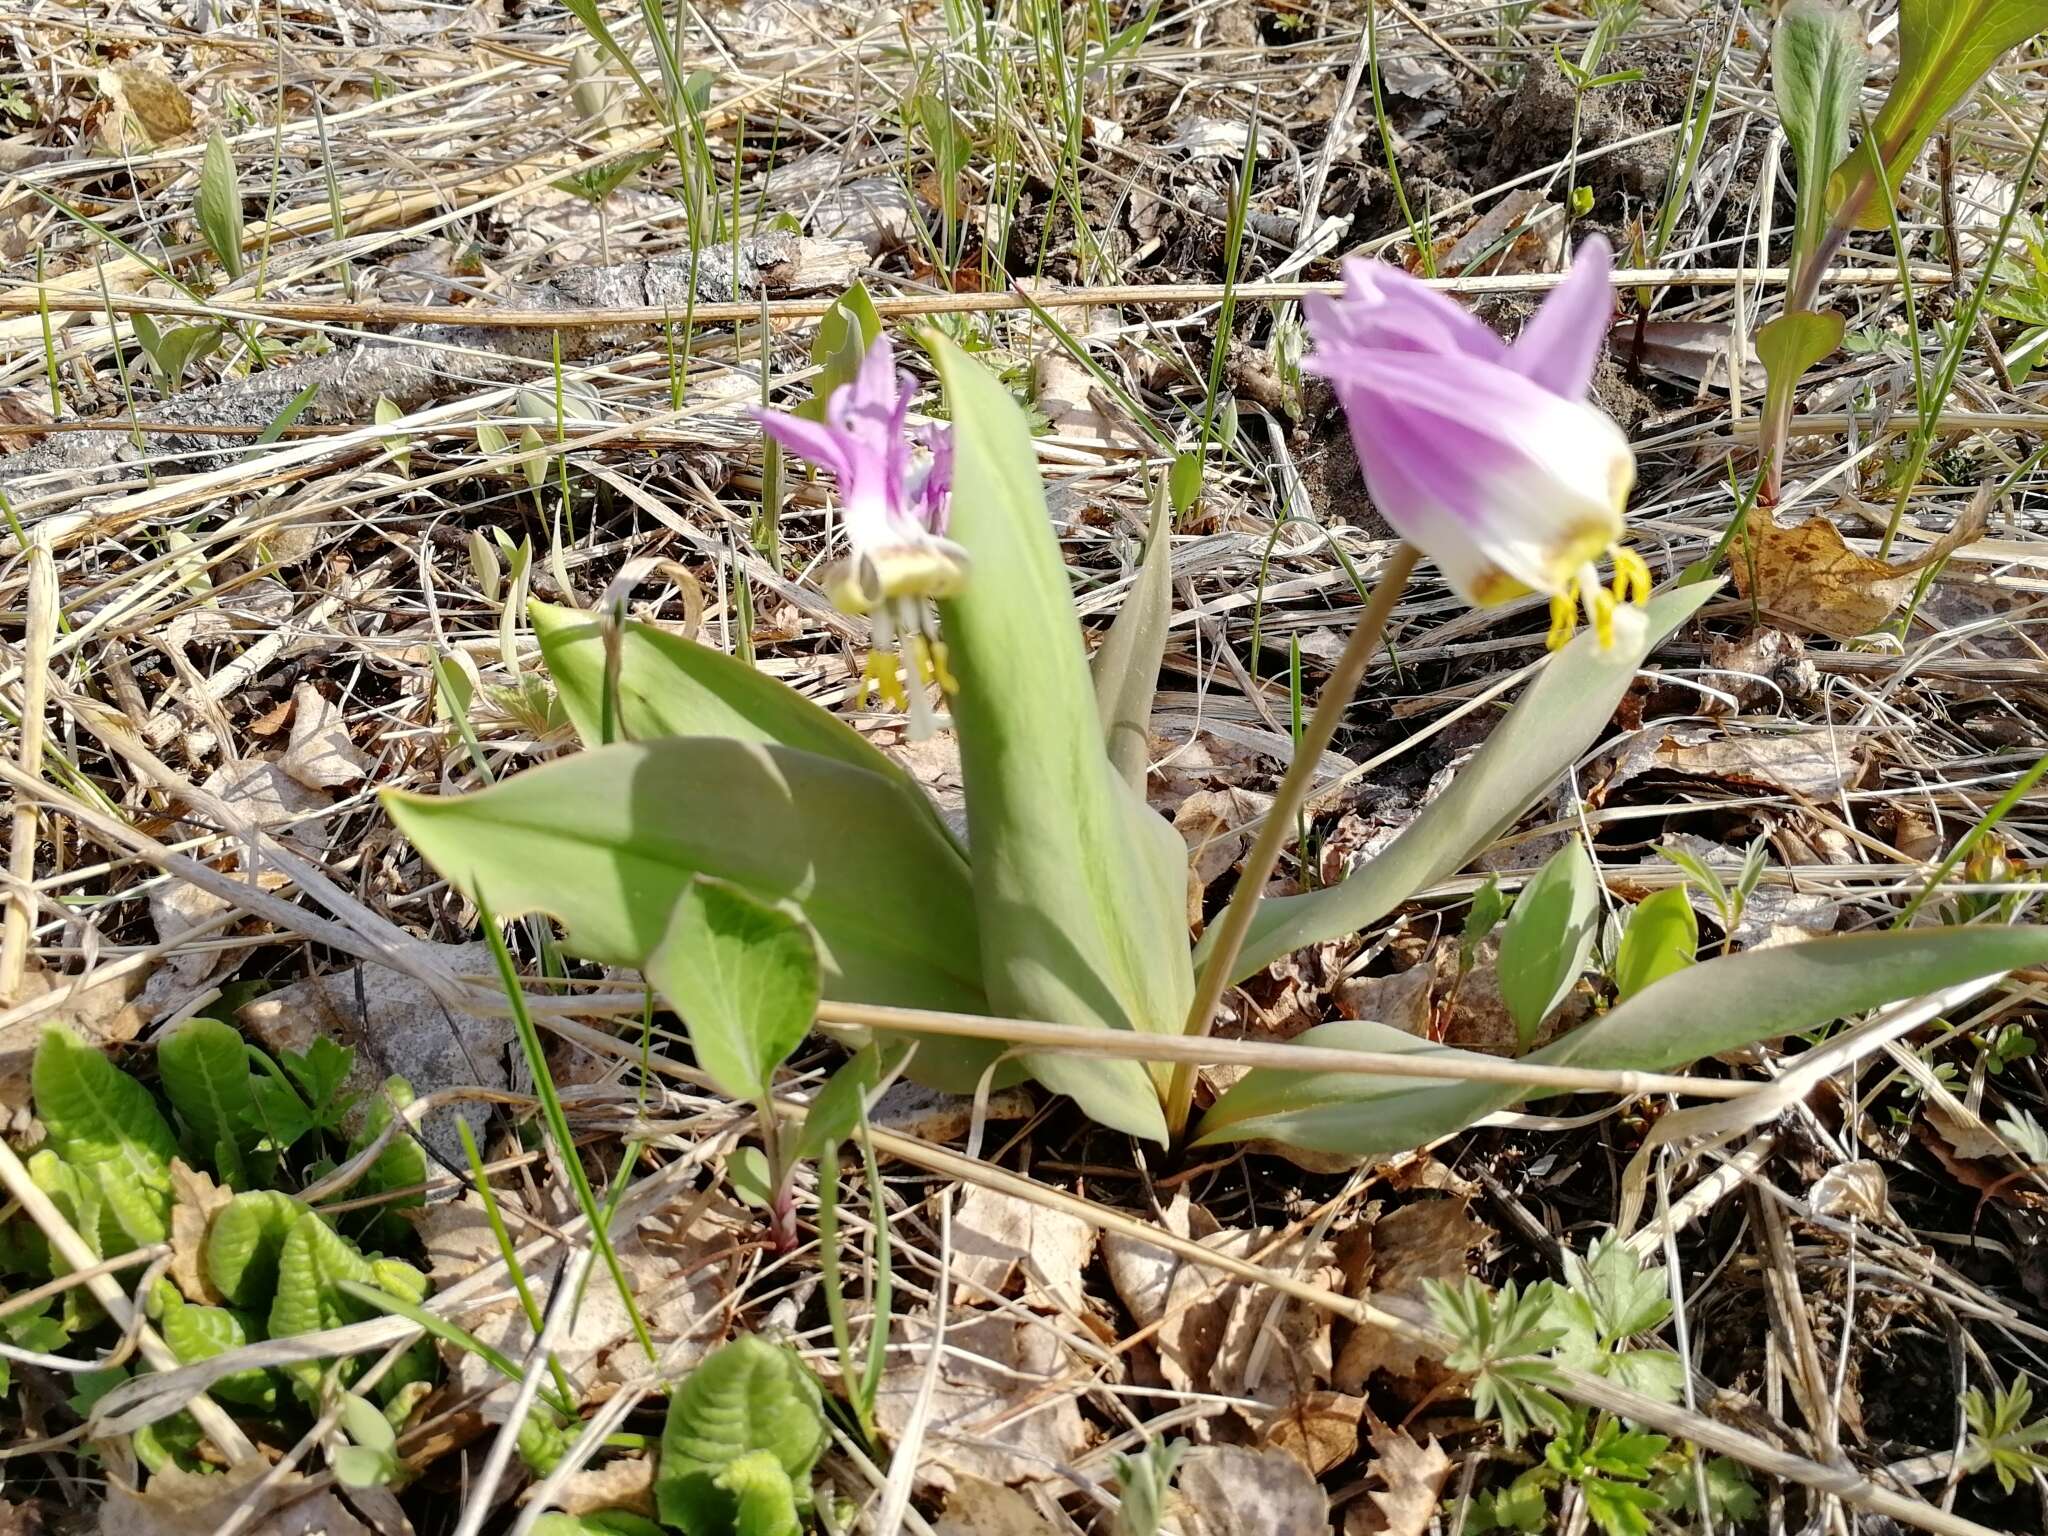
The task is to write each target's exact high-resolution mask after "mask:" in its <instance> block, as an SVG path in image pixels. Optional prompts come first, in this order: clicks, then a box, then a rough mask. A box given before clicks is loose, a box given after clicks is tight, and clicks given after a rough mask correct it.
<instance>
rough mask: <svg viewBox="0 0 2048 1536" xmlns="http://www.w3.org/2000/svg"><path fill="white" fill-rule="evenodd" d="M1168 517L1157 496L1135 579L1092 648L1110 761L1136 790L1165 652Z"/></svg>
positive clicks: (1147, 761) (1169, 597) (1147, 760)
mask: <svg viewBox="0 0 2048 1536" xmlns="http://www.w3.org/2000/svg"><path fill="white" fill-rule="evenodd" d="M1171 521H1172V519H1171V518H1170V517H1169V516H1168V514H1167V511H1166V507H1165V505H1164V503H1163V502H1161V501H1160V500H1159V499H1158V498H1156V497H1155V498H1154V500H1153V503H1152V525H1151V527H1150V528H1148V529H1147V530H1146V533H1145V552H1144V556H1143V558H1142V559H1141V560H1140V562H1139V565H1138V577H1137V580H1135V581H1133V582H1132V583H1131V590H1130V591H1129V592H1127V593H1125V594H1124V605H1123V607H1121V608H1120V609H1118V610H1117V615H1116V619H1115V620H1114V622H1112V623H1111V624H1110V626H1109V633H1108V634H1106V635H1104V636H1103V637H1102V644H1101V645H1100V646H1098V647H1097V648H1096V651H1095V660H1094V662H1093V663H1092V667H1093V670H1094V673H1095V708H1096V713H1097V714H1098V715H1100V716H1101V719H1102V741H1103V745H1104V747H1105V748H1106V749H1107V750H1108V752H1109V761H1110V764H1111V765H1112V766H1113V767H1114V768H1115V769H1116V771H1117V772H1118V773H1120V774H1122V775H1123V778H1124V782H1125V783H1126V784H1128V785H1130V786H1131V788H1133V789H1135V790H1137V791H1138V792H1139V793H1140V794H1143V793H1144V790H1145V770H1146V769H1147V768H1148V767H1150V766H1151V763H1152V697H1153V695H1154V694H1155V693H1156V692H1158V689H1159V664H1160V662H1161V661H1162V660H1163V659H1164V658H1165V656H1166V626H1167V621H1168V620H1170V619H1171V618H1172V617H1173V554H1172V549H1171V546H1172V542H1173V541H1172V539H1171V538H1170V537H1169V536H1168V528H1169V525H1170V523H1171Z"/></svg>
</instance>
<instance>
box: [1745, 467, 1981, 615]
mask: <svg viewBox="0 0 2048 1536" xmlns="http://www.w3.org/2000/svg"><path fill="white" fill-rule="evenodd" d="M1988 510H1989V502H1988V500H1987V499H1985V498H1979V499H1978V500H1977V501H1975V502H1973V503H1972V504H1971V506H1970V509H1969V510H1968V511H1967V512H1965V513H1964V514H1963V515H1962V516H1961V517H1959V518H1958V519H1957V520H1956V525H1955V527H1954V528H1953V529H1951V530H1950V531H1949V532H1948V533H1947V534H1946V535H1944V536H1943V537H1942V538H1939V539H1937V540H1935V542H1934V543H1932V544H1930V545H1928V546H1927V547H1926V548H1925V549H1923V550H1922V551H1921V552H1920V553H1919V554H1918V555H1916V556H1914V557H1913V558H1912V559H1910V560H1905V561H1891V560H1879V559H1876V558H1875V557H1873V556H1870V555H1862V554H1858V553H1857V552H1856V551H1855V550H1853V549H1851V548H1849V546H1848V545H1847V544H1846V543H1845V542H1843V539H1842V532H1841V530H1840V529H1839V528H1837V527H1836V526H1835V525H1834V524H1833V523H1832V522H1831V521H1829V520H1828V519H1827V518H1826V517H1825V516H1823V515H1821V514H1819V513H1815V514H1814V515H1813V516H1812V517H1809V518H1808V519H1807V520H1806V521H1805V522H1803V523H1800V524H1799V525H1797V526H1796V527H1792V528H1784V527H1780V526H1779V525H1778V524H1777V523H1776V522H1775V521H1773V520H1772V519H1770V518H1768V517H1759V518H1757V519H1755V520H1754V521H1753V522H1752V523H1751V525H1750V531H1751V533H1752V535H1753V540H1752V544H1751V547H1750V548H1749V549H1747V550H1745V549H1743V548H1741V547H1739V546H1738V547H1737V548H1735V549H1734V550H1732V551H1731V552H1730V555H1729V560H1728V564H1729V568H1730V570H1731V571H1732V572H1733V573H1734V576H1735V590H1736V591H1738V592H1740V593H1741V594H1742V595H1743V596H1744V597H1747V598H1751V599H1752V600H1753V601H1754V602H1755V603H1756V605H1757V607H1758V608H1760V609H1762V610H1763V611H1764V612H1765V613H1767V614H1770V615H1771V616H1772V617H1774V618H1778V619H1783V620H1785V621H1787V622H1789V623H1793V624H1799V625H1802V626H1804V627H1805V628H1807V629H1811V630H1815V631H1817V632H1819V633H1820V634H1823V635H1829V636H1832V637H1833V638H1835V639H1837V640H1850V639H1854V638H1855V637H1856V636H1857V635H1867V634H1869V633H1870V632H1871V631H1872V630H1874V629H1876V628H1877V627H1878V626H1879V625H1881V624H1883V623H1884V621H1885V620H1886V619H1888V618H1890V617H1891V614H1892V610H1893V609H1895V608H1897V607H1898V606H1899V604H1900V603H1902V602H1904V601H1905V600H1906V598H1907V597H1908V596H1910V595H1911V593H1912V591H1913V588H1914V586H1915V585H1916V584H1917V582H1918V580H1919V575H1920V572H1921V571H1923V570H1925V569H1926V568H1927V567H1928V566H1930V565H1932V564H1934V563H1935V562H1936V561H1937V560H1943V559H1946V558H1947V557H1948V556H1949V555H1951V554H1953V553H1954V552H1955V551H1956V550H1958V549H1960V548H1962V546H1963V545H1965V544H1968V543H1970V542H1971V541H1972V540H1973V539H1975V538H1977V537H1978V536H1979V535H1980V534H1982V533H1983V532H1984V523H1985V517H1986V514H1987V512H1988Z"/></svg>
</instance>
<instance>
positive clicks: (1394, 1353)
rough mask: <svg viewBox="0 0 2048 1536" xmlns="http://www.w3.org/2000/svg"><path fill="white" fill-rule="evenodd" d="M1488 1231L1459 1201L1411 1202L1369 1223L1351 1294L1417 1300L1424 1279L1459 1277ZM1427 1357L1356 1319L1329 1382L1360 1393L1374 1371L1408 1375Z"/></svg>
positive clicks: (1406, 1342)
mask: <svg viewBox="0 0 2048 1536" xmlns="http://www.w3.org/2000/svg"><path fill="white" fill-rule="evenodd" d="M1492 1235H1493V1232H1492V1229H1491V1228H1489V1227H1488V1226H1487V1225H1486V1224H1485V1223H1484V1222H1481V1221H1479V1220H1477V1219H1476V1218H1475V1217H1474V1216H1473V1215H1472V1213H1471V1210H1470V1208H1469V1207H1468V1206H1467V1205H1466V1203H1465V1202H1464V1201H1463V1200H1416V1201H1413V1202H1411V1203H1409V1204H1407V1205H1404V1206H1402V1207H1400V1208H1399V1209H1398V1210H1394V1211H1390V1212H1388V1213H1387V1214H1386V1215H1384V1216H1381V1217H1380V1218H1379V1219H1378V1220H1377V1221H1375V1222H1374V1223H1373V1229H1372V1262H1371V1265H1370V1268H1369V1270H1368V1269H1367V1267H1366V1266H1364V1265H1362V1264H1357V1265H1354V1267H1355V1268H1357V1269H1358V1270H1359V1272H1360V1273H1361V1275H1362V1276H1363V1277H1364V1280H1365V1284H1364V1287H1363V1288H1362V1289H1354V1291H1353V1293H1352V1294H1353V1295H1354V1296H1357V1297H1358V1298H1359V1299H1361V1300H1363V1299H1365V1298H1366V1297H1368V1296H1370V1297H1372V1298H1374V1299H1381V1298H1398V1299H1401V1300H1407V1301H1413V1302H1416V1303H1420V1302H1421V1301H1422V1300H1423V1291H1422V1283H1423V1281H1425V1280H1448V1281H1457V1280H1461V1279H1463V1278H1464V1276H1465V1272H1466V1264H1467V1261H1468V1260H1469V1259H1470V1257H1471V1255H1472V1254H1473V1253H1474V1252H1475V1251H1476V1250H1477V1249H1478V1248H1479V1247H1480V1246H1481V1245H1482V1244H1484V1243H1485V1242H1486V1240H1487V1239H1488V1238H1489V1237H1491V1236H1492ZM1426 1358H1428V1356H1427V1352H1426V1351H1425V1350H1423V1349H1422V1348H1421V1347H1420V1346H1419V1345H1416V1344H1412V1343H1410V1342H1409V1341H1408V1340H1406V1339H1403V1338H1401V1337H1400V1336H1398V1335H1397V1334H1395V1333H1393V1332H1391V1331H1390V1330H1388V1329H1386V1328H1382V1327H1380V1326H1378V1325H1377V1324H1374V1323H1359V1324H1357V1325H1356V1326H1355V1327H1353V1328H1352V1330H1351V1333H1350V1336H1349V1337H1347V1338H1346V1339H1345V1340H1344V1343H1343V1347H1342V1349H1341V1350H1340V1351H1339V1353H1338V1356H1337V1369H1336V1372H1335V1374H1334V1376H1333V1377H1332V1384H1333V1385H1334V1386H1335V1387H1336V1388H1337V1390H1338V1391H1340V1392H1359V1391H1363V1390H1364V1388H1365V1384H1366V1382H1367V1381H1369V1380H1370V1379H1371V1378H1372V1376H1373V1373H1374V1372H1376V1371H1385V1372H1386V1373H1387V1374H1388V1375H1390V1376H1394V1377H1407V1376H1411V1375H1413V1374H1414V1372H1415V1370H1416V1367H1417V1366H1418V1365H1420V1364H1421V1363H1422V1361H1423V1360H1425V1359H1426Z"/></svg>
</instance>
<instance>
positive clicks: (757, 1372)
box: [654, 1334, 826, 1536]
mask: <svg viewBox="0 0 2048 1536" xmlns="http://www.w3.org/2000/svg"><path fill="white" fill-rule="evenodd" d="M825 1440H826V1433H825V1417H824V1410H823V1401H822V1398H821V1396H820V1394H819V1391H818V1384H817V1382H816V1381H814V1380H813V1379H812V1378H811V1373H810V1372H809V1371H807V1370H806V1369H804V1366H803V1363H802V1362H801V1361H800V1360H798V1359H797V1357H796V1356H795V1355H793V1354H791V1353H790V1352H789V1351H788V1350H787V1349H784V1348H782V1347H781V1346H780V1345H777V1344H771V1343H769V1342H768V1341H767V1340H766V1339H763V1338H761V1337H759V1336H758V1335H756V1334H742V1335H741V1336H740V1337H739V1338H737V1339H734V1340H733V1341H732V1342H731V1343H730V1344H727V1345H725V1346H724V1347H723V1348H721V1349H719V1350H717V1351H715V1352H714V1353H712V1354H711V1355H709V1356H707V1357H706V1358H705V1359H704V1361H703V1363H702V1364H700V1365H699V1366H698V1367H697V1368H696V1369H695V1370H694V1371H692V1372H690V1374H689V1375H688V1376H687V1377H685V1378H684V1379H683V1381H682V1383H681V1385H679V1386H677V1387H676V1388H675V1390H674V1391H672V1392H671V1393H670V1394H669V1400H668V1419H667V1422H666V1423H665V1424H664V1425H663V1427H662V1433H661V1461H660V1464H659V1466H658V1468H657V1470H656V1472H655V1476H654V1501H655V1507H656V1509H657V1510H658V1511H659V1513H660V1515H661V1518H662V1520H663V1521H664V1522H665V1523H667V1524H669V1525H673V1526H676V1527H677V1528H679V1529H680V1530H682V1531H683V1532H684V1533H685V1536H724V1533H726V1532H729V1531H731V1530H733V1528H734V1525H735V1523H736V1520H737V1517H738V1513H739V1500H738V1498H737V1497H735V1495H734V1493H733V1491H732V1490H731V1489H730V1488H728V1487H726V1486H724V1485H723V1484H722V1482H721V1479H722V1478H723V1477H724V1474H725V1472H726V1469H727V1468H728V1467H730V1466H731V1465H732V1464H733V1463H734V1462H736V1461H738V1460H740V1458H742V1457H744V1456H747V1455H750V1454H752V1453H754V1452H757V1451H765V1452H767V1453H768V1454H769V1455H771V1456H773V1457H774V1458H775V1461H776V1464H777V1465H778V1466H780V1467H781V1469H782V1470H783V1472H784V1473H785V1474H787V1476H788V1477H789V1479H790V1483H791V1485H792V1487H793V1489H794V1490H795V1491H796V1492H797V1494H798V1496H799V1497H800V1498H802V1499H803V1500H804V1502H806V1503H808V1492H809V1482H810V1475H811V1468H812V1466H813V1465H814V1464H815V1463H816V1462H817V1459H818V1456H819V1453H820V1452H822V1451H823V1450H824V1448H825Z"/></svg>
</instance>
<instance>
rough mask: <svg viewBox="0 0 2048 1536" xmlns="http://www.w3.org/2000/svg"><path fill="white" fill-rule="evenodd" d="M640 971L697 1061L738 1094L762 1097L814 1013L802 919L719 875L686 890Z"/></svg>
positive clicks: (814, 974) (814, 971)
mask: <svg viewBox="0 0 2048 1536" xmlns="http://www.w3.org/2000/svg"><path fill="white" fill-rule="evenodd" d="M646 969H647V979H648V980H649V981H651V982H653V983H654V986H655V989H656V990H657V991H659V992H660V993H661V995H662V996H663V997H664V998H665V999H667V1001H668V1004H669V1006H670V1007H672V1008H674V1009H675V1010H676V1012H677V1013H679V1014H681V1015H682V1018H683V1023H684V1024H685V1025H686V1026H688V1028H689V1031H690V1049H691V1050H693V1051H695V1052H696V1054H697V1064H698V1065H699V1066H701V1067H702V1068H703V1069H704V1070H705V1071H706V1072H708V1073H709V1074H710V1075H711V1081H712V1082H714V1083H716V1084H717V1085H718V1087H719V1089H720V1091H721V1092H724V1093H727V1094H730V1095H731V1096H732V1097H733V1098H736V1099H751V1100H755V1101H760V1100H763V1099H766V1098H767V1097H768V1090H769V1087H770V1085H771V1084H772V1083H773V1082H774V1081H775V1069H776V1068H777V1067H779V1066H781V1065H782V1064H783V1062H785V1061H787V1060H788V1059H789V1053H790V1052H791V1051H793V1050H795V1049H796V1048H797V1046H798V1045H799V1044H800V1043H801V1042H802V1041H803V1038H804V1036H805V1035H807V1034H809V1033H810V1031H811V1021H812V1020H813V1019H815V1018H816V1017H817V1015H818V950H817V946H816V945H815V944H813V943H812V942H811V935H810V931H809V930H808V929H807V928H805V927H804V924H803V921H802V919H800V918H797V917H795V916H793V915H792V914H790V913H789V912H787V911H785V910H783V909H782V908H780V907H771V906H769V905H768V904H767V903H766V902H761V901H756V900H754V899H753V898H752V897H751V896H749V895H747V894H746V892H744V891H742V890H740V889H738V888H737V887H735V886H730V885H726V884H724V883H723V882H721V881H717V880H705V879H697V880H692V881H691V882H690V883H689V884H688V885H687V886H685V887H684V888H683V893H682V895H681V897H680V898H678V900H677V901H676V906H675V915H674V916H673V917H672V918H671V919H670V920H669V925H668V933H667V935H666V936H665V937H664V938H663V939H662V941H661V943H660V944H658V945H656V946H655V950H654V953H653V954H652V955H650V956H648V958H647V967H646Z"/></svg>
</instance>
